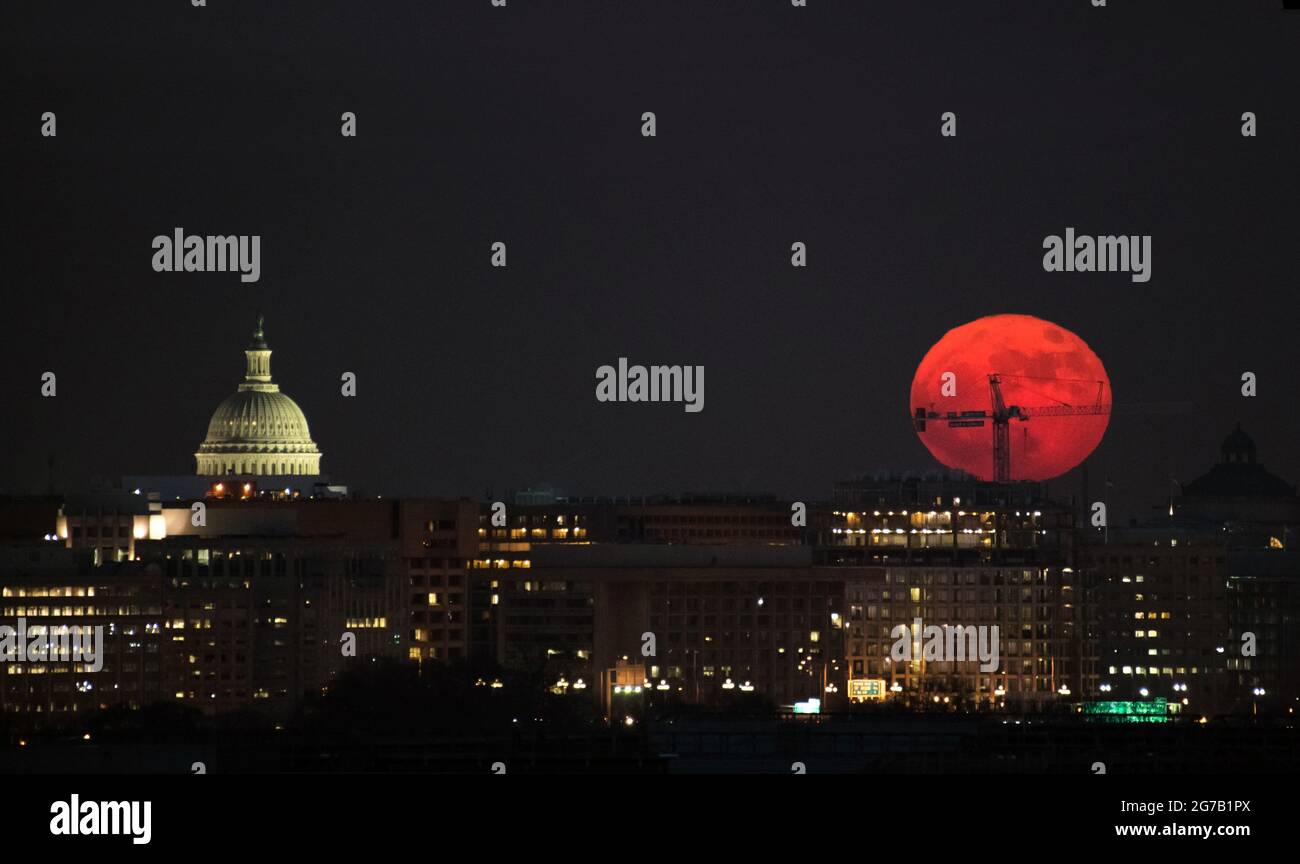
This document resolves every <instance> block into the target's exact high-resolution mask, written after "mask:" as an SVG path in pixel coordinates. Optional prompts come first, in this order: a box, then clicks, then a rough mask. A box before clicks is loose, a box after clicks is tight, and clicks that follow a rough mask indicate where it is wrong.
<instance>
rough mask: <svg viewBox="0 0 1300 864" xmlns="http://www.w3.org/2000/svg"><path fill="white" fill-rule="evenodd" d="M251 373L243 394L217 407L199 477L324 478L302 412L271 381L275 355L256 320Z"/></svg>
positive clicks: (248, 352)
mask: <svg viewBox="0 0 1300 864" xmlns="http://www.w3.org/2000/svg"><path fill="white" fill-rule="evenodd" d="M244 355H245V357H247V358H248V371H247V373H246V374H245V375H244V380H243V383H241V384H240V385H239V389H238V390H237V391H236V392H235V393H234V394H233V395H231V396H229V397H228V398H227V399H226V400H225V401H224V402H222V403H221V404H220V405H218V406H217V410H216V411H215V412H213V414H212V421H211V422H210V423H208V437H207V438H205V439H204V441H203V443H202V444H201V445H199V452H197V453H195V454H194V458H195V460H196V462H197V463H198V468H197V471H196V472H195V473H197V474H199V475H201V476H221V475H230V474H234V475H281V476H301V475H310V474H319V473H320V457H321V453H320V450H319V449H317V447H316V444H315V443H314V442H313V441H312V440H311V432H310V430H308V428H307V418H306V417H305V416H304V415H303V413H302V409H301V408H299V407H298V405H297V403H296V402H294V401H293V400H292V399H290V398H289V397H288V396H286V395H285V394H283V393H281V392H280V387H279V385H278V384H275V383H272V381H271V349H270V348H268V347H267V345H266V339H265V337H264V336H263V334H262V319H261V317H260V316H259V317H258V319H257V330H256V331H255V332H254V333H253V343H252V344H251V345H249V346H248V348H247V349H246V350H245V351H244Z"/></svg>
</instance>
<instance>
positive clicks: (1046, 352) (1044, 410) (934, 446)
mask: <svg viewBox="0 0 1300 864" xmlns="http://www.w3.org/2000/svg"><path fill="white" fill-rule="evenodd" d="M995 389H997V390H999V391H1000V392H1001V394H1002V401H1003V403H1004V404H1005V405H1006V406H1008V408H1009V409H1010V414H1011V416H1010V418H1009V420H1008V422H1007V429H1008V434H1007V443H1008V450H1009V454H1010V479H1012V480H1047V479H1049V478H1052V477H1059V476H1060V475H1062V474H1064V473H1066V472H1067V471H1069V470H1070V469H1072V468H1074V467H1075V466H1076V465H1078V464H1079V463H1080V462H1082V461H1083V460H1084V459H1086V458H1087V457H1088V455H1089V454H1090V453H1092V451H1093V450H1094V449H1095V448H1096V447H1097V445H1098V444H1099V443H1101V439H1102V436H1103V435H1105V434H1106V427H1107V425H1108V424H1109V422H1110V405H1111V390H1110V378H1109V377H1108V376H1107V375H1106V369H1105V367H1104V366H1102V363H1101V359H1100V358H1099V357H1097V355H1096V354H1095V353H1093V351H1092V349H1091V348H1089V347H1088V345H1087V343H1086V342H1084V341H1083V340H1082V339H1080V338H1079V337H1078V336H1076V335H1075V334H1074V333H1071V332H1070V331H1069V330H1066V329H1065V328H1064V327H1061V326H1059V325H1057V324H1053V323H1052V322H1050V321H1044V320H1043V319H1041V318H1035V317H1033V316H1032V315H990V316H988V317H987V318H980V319H977V320H975V321H972V322H970V323H969V324H963V325H962V326H960V327H955V328H953V329H952V330H949V331H948V332H947V333H945V334H944V336H943V338H942V339H940V340H939V341H938V342H936V343H935V344H934V346H933V347H932V348H931V349H930V350H929V351H928V352H926V355H925V358H924V359H922V360H921V365H920V366H918V367H917V370H916V377H915V378H913V379H912V401H911V404H910V406H909V409H910V410H909V413H910V414H911V415H912V416H913V418H914V422H915V418H916V416H917V413H918V409H923V410H924V412H925V415H926V417H927V419H926V421H925V422H924V424H922V423H920V422H915V425H916V427H917V435H918V436H919V437H920V439H921V442H922V443H923V444H925V446H926V448H927V449H928V450H929V451H930V452H931V453H932V454H933V455H934V457H935V458H936V459H938V460H939V461H940V462H942V463H943V464H944V465H947V466H948V467H950V468H959V469H961V470H963V471H966V472H967V473H969V474H973V475H974V476H976V477H978V478H979V479H981V480H992V479H994V476H995V475H994V461H993V451H994V426H995V424H994V422H993V419H992V418H993V413H994V396H993V394H994V390H995ZM1012 406H1014V407H1012ZM936 414H937V415H938V417H935V415H936ZM963 414H964V415H965V416H964V417H963V416H961V415H963ZM981 414H982V415H983V416H980V415H981ZM954 418H955V419H954ZM922 426H924V430H922V428H921V427H922Z"/></svg>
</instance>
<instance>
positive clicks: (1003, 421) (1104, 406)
mask: <svg viewBox="0 0 1300 864" xmlns="http://www.w3.org/2000/svg"><path fill="white" fill-rule="evenodd" d="M1004 378H1024V379H1030V380H1033V379H1037V380H1041V381H1055V382H1059V383H1069V384H1096V385H1097V396H1096V399H1095V400H1094V401H1093V402H1091V403H1088V404H1083V405H1071V404H1070V403H1068V402H1065V401H1063V400H1060V399H1057V400H1056V401H1057V402H1059V403H1060V404H1058V405H1046V406H1041V407H1035V408H1026V407H1024V406H1022V405H1008V404H1007V403H1006V400H1005V399H1003V398H1002V379H1004ZM1105 389H1106V384H1105V382H1103V381H1093V380H1086V379H1077V378H1047V377H1040V376H1034V375H1010V374H1004V373H1000V372H994V373H992V374H991V375H989V394H990V396H991V401H992V410H990V411H961V412H957V411H949V412H947V413H946V414H940V413H939V412H937V411H927V410H926V409H924V408H917V409H916V413H915V414H914V416H913V422H914V424H915V425H916V431H917V432H924V431H925V426H926V423H927V422H932V421H943V422H946V423H947V424H948V428H950V429H953V428H962V427H979V426H983V425H984V424H985V423H986V422H992V424H993V480H994V481H995V482H997V483H1010V482H1011V428H1010V427H1011V421H1012V420H1019V421H1020V422H1022V423H1024V422H1026V421H1028V420H1030V419H1031V418H1033V417H1079V416H1087V415H1098V414H1109V413H1110V410H1111V406H1110V403H1109V402H1103V401H1102V396H1103V395H1104V393H1105ZM1045 398H1049V399H1050V398H1052V397H1050V396H1049V397H1045Z"/></svg>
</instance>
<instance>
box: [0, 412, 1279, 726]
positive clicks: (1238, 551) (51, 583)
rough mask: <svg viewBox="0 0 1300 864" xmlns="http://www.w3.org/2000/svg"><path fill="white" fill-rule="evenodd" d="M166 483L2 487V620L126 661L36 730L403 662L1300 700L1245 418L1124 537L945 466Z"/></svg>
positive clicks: (846, 693) (724, 699) (59, 677)
mask: <svg viewBox="0 0 1300 864" xmlns="http://www.w3.org/2000/svg"><path fill="white" fill-rule="evenodd" d="M150 491H151V490H150V489H148V488H142V489H141V490H140V492H139V494H135V492H134V490H131V491H129V492H123V493H100V494H95V495H77V496H44V497H38V498H9V499H4V500H2V501H0V516H2V521H3V525H0V537H3V540H2V546H0V625H5V626H10V627H15V628H16V627H17V625H18V622H19V620H20V619H21V621H22V624H23V627H24V629H25V632H26V633H28V634H33V633H34V634H41V633H45V632H49V631H50V630H54V631H56V632H57V631H59V630H60V628H63V627H72V626H77V627H91V628H93V627H101V628H103V629H102V633H103V652H102V656H101V657H100V658H99V660H98V661H97V662H96V663H94V664H92V663H88V662H85V658H81V659H78V658H74V657H67V656H51V657H45V658H35V659H34V658H32V657H27V658H26V659H21V660H20V659H18V658H17V657H12V658H9V659H6V660H5V662H3V663H2V664H0V710H3V711H4V712H5V714H6V715H7V718H8V721H9V726H10V728H11V729H24V728H35V727H45V726H54V727H57V726H63V725H75V724H76V722H77V720H78V718H81V717H84V716H86V715H87V714H89V713H90V712H93V711H96V710H98V709H103V708H107V707H113V706H125V707H128V708H140V707H142V706H145V705H149V704H152V703H157V702H173V703H180V704H185V705H191V706H194V707H195V708H198V709H199V710H201V711H202V712H204V713H207V714H212V715H216V714H226V713H230V712H236V711H243V710H254V711H257V712H260V713H262V714H265V715H266V716H268V717H271V718H275V719H277V720H283V719H284V718H287V717H289V716H290V715H291V714H292V712H293V711H294V709H295V706H297V705H298V704H299V703H300V701H301V700H302V698H303V697H304V696H306V695H310V694H319V693H322V692H325V691H326V690H328V688H330V687H331V684H332V682H333V681H334V680H336V679H337V677H338V676H339V675H340V674H342V673H343V672H345V671H347V670H348V669H350V668H356V667H357V666H359V665H361V664H364V663H367V662H369V660H370V659H371V658H376V657H385V658H391V659H394V660H399V661H402V662H409V663H413V664H415V663H419V664H428V663H435V664H442V663H453V664H454V663H458V662H460V661H475V660H480V661H490V663H491V664H495V667H496V668H507V669H510V668H514V669H527V670H531V671H534V672H537V673H539V674H541V675H543V676H544V677H545V680H546V681H548V682H551V688H552V690H553V691H554V692H555V693H557V694H562V695H564V696H565V697H566V698H571V699H579V700H589V701H590V703H591V704H593V705H595V706H598V707H599V708H600V709H601V711H602V712H603V713H604V714H605V715H606V716H608V717H610V718H611V719H613V720H615V721H616V722H617V721H622V720H623V719H625V718H635V717H637V716H640V715H641V714H642V713H643V712H645V711H647V710H651V709H654V710H658V709H665V708H669V709H670V708H672V707H674V706H678V707H689V706H701V707H702V708H703V709H725V708H728V707H735V706H736V705H742V704H743V705H746V706H748V707H749V709H751V710H752V709H753V708H754V707H755V706H761V708H762V710H767V711H771V712H786V713H788V712H837V713H842V712H846V711H850V710H855V711H856V710H862V711H870V710H872V709H878V710H885V711H888V710H890V709H891V708H904V709H907V710H910V711H925V712H949V713H958V712H980V713H989V712H1005V713H1007V714H1015V715H1022V714H1044V713H1048V714H1056V713H1059V714H1063V715H1064V714H1083V715H1095V716H1116V717H1120V718H1123V719H1150V718H1152V717H1155V716H1158V717H1159V718H1160V719H1168V718H1170V717H1176V716H1178V715H1183V716H1187V717H1190V718H1191V719H1199V718H1201V717H1206V718H1207V719H1208V718H1213V717H1217V716H1219V715H1224V714H1250V715H1254V714H1256V713H1258V714H1261V715H1263V714H1266V715H1269V716H1277V715H1279V714H1285V713H1289V712H1290V711H1291V709H1292V708H1293V707H1294V706H1295V704H1296V700H1297V697H1300V682H1298V681H1297V677H1296V671H1295V665H1296V664H1295V659H1296V657H1297V649H1298V648H1300V646H1298V645H1297V644H1296V638H1297V607H1298V606H1300V596H1298V595H1297V588H1296V586H1297V579H1300V561H1297V559H1296V557H1295V555H1294V553H1293V552H1292V551H1291V545H1292V543H1293V542H1295V540H1296V537H1295V530H1296V527H1297V524H1300V503H1298V499H1297V498H1296V495H1295V490H1294V488H1292V487H1289V486H1287V485H1286V484H1285V483H1283V482H1282V481H1280V480H1278V479H1277V478H1274V477H1272V476H1271V475H1269V474H1268V473H1267V472H1266V471H1265V470H1264V469H1263V468H1262V466H1261V465H1260V464H1259V463H1258V461H1257V459H1256V454H1255V449H1254V445H1253V443H1252V442H1250V439H1249V438H1248V437H1246V436H1245V434H1244V433H1242V432H1241V431H1240V430H1238V431H1236V432H1234V433H1233V435H1232V436H1230V437H1229V439H1228V440H1227V441H1226V442H1225V443H1224V449H1223V454H1222V458H1221V461H1220V463H1219V464H1218V465H1216V466H1215V467H1214V469H1212V470H1211V471H1210V472H1209V473H1208V474H1206V475H1205V476H1204V477H1202V478H1200V479H1198V480H1195V481H1193V482H1190V483H1188V484H1186V487H1185V489H1184V491H1183V494H1182V495H1181V497H1180V498H1179V499H1177V500H1176V501H1174V502H1173V503H1172V504H1171V506H1170V512H1169V515H1168V517H1167V518H1162V519H1160V520H1157V521H1156V522H1154V523H1152V524H1147V525H1142V526H1130V527H1127V528H1116V527H1111V528H1109V529H1107V530H1101V529H1097V528H1094V527H1093V526H1092V525H1091V524H1089V522H1088V520H1087V513H1086V512H1084V508H1082V507H1080V506H1078V502H1060V501H1052V500H1048V499H1045V498H1043V497H1041V494H1040V490H1039V489H1038V487H1036V486H1035V485H1033V484H1014V485H1002V486H999V485H995V484H982V483H976V482H972V481H969V480H965V479H960V478H948V477H937V476H936V477H930V478H925V477H913V478H905V479H899V478H863V479H860V480H856V481H852V482H846V483H842V484H838V485H837V486H836V488H835V490H834V495H833V497H832V500H830V501H828V502H826V503H824V504H814V503H811V502H810V503H809V505H808V506H807V507H801V506H799V505H800V504H801V503H802V502H786V501H777V500H774V499H770V498H755V497H748V498H725V497H715V498H673V499H669V498H660V499H645V500H640V499H636V500H629V499H569V498H557V497H555V496H552V495H536V494H534V495H528V496H520V498H519V499H518V500H519V501H521V502H527V503H516V502H515V500H513V499H512V500H509V501H505V502H501V503H502V504H503V505H504V506H498V505H497V504H496V502H471V501H467V500H459V501H435V500H418V499H401V500H386V499H359V498H355V497H352V498H349V497H346V496H341V495H340V494H338V493H337V491H334V492H332V493H330V494H321V495H319V496H313V495H311V494H308V493H307V492H306V491H300V490H298V489H295V488H290V487H286V488H280V484H279V483H277V482H276V481H275V480H274V479H271V478H265V477H263V478H257V477H244V476H230V477H222V478H213V479H212V480H211V482H210V484H209V485H208V486H207V489H206V493H205V494H204V495H203V496H201V497H198V496H195V497H192V498H184V497H176V496H174V495H173V496H170V497H171V500H163V496H159V495H158V494H156V493H155V494H154V495H150ZM958 628H960V629H958ZM1152 706H1154V707H1152Z"/></svg>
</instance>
